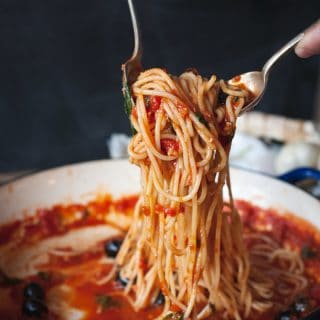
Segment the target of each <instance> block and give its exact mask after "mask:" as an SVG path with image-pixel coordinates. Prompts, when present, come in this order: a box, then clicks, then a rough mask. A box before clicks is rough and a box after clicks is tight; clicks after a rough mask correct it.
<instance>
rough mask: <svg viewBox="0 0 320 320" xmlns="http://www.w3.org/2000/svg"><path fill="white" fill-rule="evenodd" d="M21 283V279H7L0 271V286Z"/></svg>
mask: <svg viewBox="0 0 320 320" xmlns="http://www.w3.org/2000/svg"><path fill="white" fill-rule="evenodd" d="M21 282H22V280H21V279H18V278H11V277H8V276H7V275H6V274H5V273H4V272H3V271H2V270H0V286H15V285H17V284H19V283H21Z"/></svg>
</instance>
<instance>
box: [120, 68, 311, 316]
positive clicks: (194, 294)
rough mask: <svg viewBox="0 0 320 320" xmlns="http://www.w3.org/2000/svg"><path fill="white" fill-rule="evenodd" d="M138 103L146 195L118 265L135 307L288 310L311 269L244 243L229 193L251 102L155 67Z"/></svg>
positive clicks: (261, 245) (253, 240)
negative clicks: (236, 142) (238, 131)
mask: <svg viewBox="0 0 320 320" xmlns="http://www.w3.org/2000/svg"><path fill="white" fill-rule="evenodd" d="M131 94H132V104H133V108H132V110H131V115H130V120H131V123H132V126H133V128H134V129H135V131H136V134H135V135H134V136H133V138H132V140H131V143H130V145H129V148H128V150H129V155H130V161H131V162H132V163H134V164H136V165H138V166H139V167H140V170H141V196H140V198H139V201H138V203H137V205H136V207H135V211H134V217H133V222H132V225H131V227H130V229H129V231H128V234H127V236H126V239H125V241H124V243H123V245H122V247H121V250H120V252H119V254H118V256H117V258H116V264H117V268H119V269H120V274H121V277H122V278H127V279H128V284H127V286H126V288H125V293H126V294H127V295H128V297H129V299H130V301H131V302H132V305H133V306H134V308H135V309H136V310H140V309H143V308H146V307H148V306H149V305H151V304H152V302H153V301H154V300H155V299H156V297H157V296H158V295H159V293H160V291H161V292H162V294H163V295H164V297H165V304H164V307H163V312H162V314H161V316H159V319H162V318H163V316H165V315H166V314H168V313H169V312H170V310H171V311H172V310H179V311H180V312H181V313H182V314H183V317H184V319H189V318H190V319H207V318H209V317H214V315H221V316H222V317H223V319H236V320H239V319H245V318H247V317H249V316H250V314H252V313H253V312H259V313H263V312H265V311H267V310H269V309H270V308H278V309H281V307H282V304H281V303H280V302H279V301H281V299H278V298H279V296H281V297H283V303H286V302H287V301H288V300H290V299H292V298H293V297H294V296H295V295H297V294H298V293H299V292H301V290H303V288H304V287H305V286H306V284H307V283H306V280H305V278H304V277H303V263H302V261H301V259H300V258H299V256H298V255H297V254H296V253H294V252H292V251H290V250H288V249H285V248H282V247H281V246H279V245H278V244H277V243H275V242H274V241H273V240H271V239H270V238H268V237H267V236H265V235H261V234H250V235H247V236H246V237H245V238H244V236H243V232H242V231H243V230H242V224H241V219H240V217H239V214H238V212H237V210H236V209H235V206H234V203H233V198H232V192H231V188H230V176H229V167H228V155H229V150H230V146H231V141H232V137H233V135H234V132H235V128H236V119H237V116H238V115H239V112H240V111H241V108H242V107H243V106H244V105H245V104H246V103H247V102H248V101H249V100H250V99H251V97H252V95H251V93H250V92H249V91H248V90H246V89H245V88H240V87H234V86H231V85H229V84H228V83H227V82H225V81H223V80H220V81H219V80H217V78H216V77H215V76H211V77H210V78H209V79H206V78H202V77H201V76H200V75H198V74H197V73H196V72H195V71H194V70H191V71H188V72H185V73H183V74H182V75H181V76H179V77H174V76H171V75H169V74H168V73H167V72H166V71H164V70H162V69H158V68H154V69H150V70H147V71H144V72H142V73H141V74H140V76H139V77H138V79H137V80H136V82H135V83H134V84H133V85H132V87H131ZM224 187H225V188H226V190H225V191H226V192H225V194H227V198H226V197H224V195H223V193H224V192H223V189H224ZM248 248H250V250H248Z"/></svg>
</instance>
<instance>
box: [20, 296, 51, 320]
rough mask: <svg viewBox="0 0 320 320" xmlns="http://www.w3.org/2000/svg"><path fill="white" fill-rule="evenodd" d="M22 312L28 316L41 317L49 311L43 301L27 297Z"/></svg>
mask: <svg viewBox="0 0 320 320" xmlns="http://www.w3.org/2000/svg"><path fill="white" fill-rule="evenodd" d="M22 312H23V314H24V315H26V316H28V317H37V318H39V317H41V316H43V315H44V314H46V313H48V308H47V306H46V305H45V304H44V303H43V302H42V301H39V300H34V299H27V300H25V301H24V302H23V305H22Z"/></svg>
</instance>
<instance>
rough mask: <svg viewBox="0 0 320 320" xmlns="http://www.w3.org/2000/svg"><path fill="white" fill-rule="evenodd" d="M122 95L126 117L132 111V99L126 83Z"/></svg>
mask: <svg viewBox="0 0 320 320" xmlns="http://www.w3.org/2000/svg"><path fill="white" fill-rule="evenodd" d="M123 96H124V110H125V111H126V114H127V115H128V117H130V115H131V111H132V101H131V92H130V88H129V86H128V84H127V83H126V84H125V85H124V87H123Z"/></svg>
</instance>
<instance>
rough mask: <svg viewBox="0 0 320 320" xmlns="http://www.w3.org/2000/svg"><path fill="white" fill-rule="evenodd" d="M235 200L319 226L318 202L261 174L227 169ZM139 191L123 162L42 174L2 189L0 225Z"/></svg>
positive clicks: (131, 168)
mask: <svg viewBox="0 0 320 320" xmlns="http://www.w3.org/2000/svg"><path fill="white" fill-rule="evenodd" d="M231 182H232V190H233V194H234V198H235V199H243V200H248V201H250V202H252V203H254V204H256V205H259V206H261V207H264V208H269V207H272V208H275V209H277V210H278V211H279V212H280V213H281V212H291V213H293V214H295V215H297V216H299V217H302V218H304V219H306V220H308V221H309V222H311V223H312V224H314V225H315V226H317V227H318V228H319V229H320V202H319V201H318V200H316V199H315V198H313V197H311V196H310V195H308V194H307V193H305V192H304V191H301V190H299V189H297V188H296V187H293V186H291V185H289V184H287V183H285V182H282V181H279V180H277V179H273V178H270V177H267V176H264V175H261V174H257V173H252V172H248V171H245V170H240V169H235V168H232V169H231ZM138 191H139V170H138V168H136V167H135V166H134V165H131V164H130V163H128V161H127V160H120V161H114V160H109V161H107V160H103V161H93V162H87V163H82V164H76V165H69V166H65V167H61V168H57V169H51V170H48V171H44V172H40V173H37V174H34V175H30V176H28V177H26V178H23V179H20V180H17V181H15V182H12V183H10V184H8V185H5V186H3V187H1V188H0V224H3V223H8V222H10V221H13V220H16V219H21V218H23V217H24V216H25V215H32V214H33V213H34V212H35V210H36V209H37V208H44V207H51V206H52V205H54V204H57V203H64V204H68V203H72V202H78V203H79V202H81V203H86V202H88V201H89V200H91V199H93V198H95V196H96V195H97V193H102V192H108V193H110V194H112V195H113V196H114V197H119V196H121V195H126V194H130V193H137V192H138Z"/></svg>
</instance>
